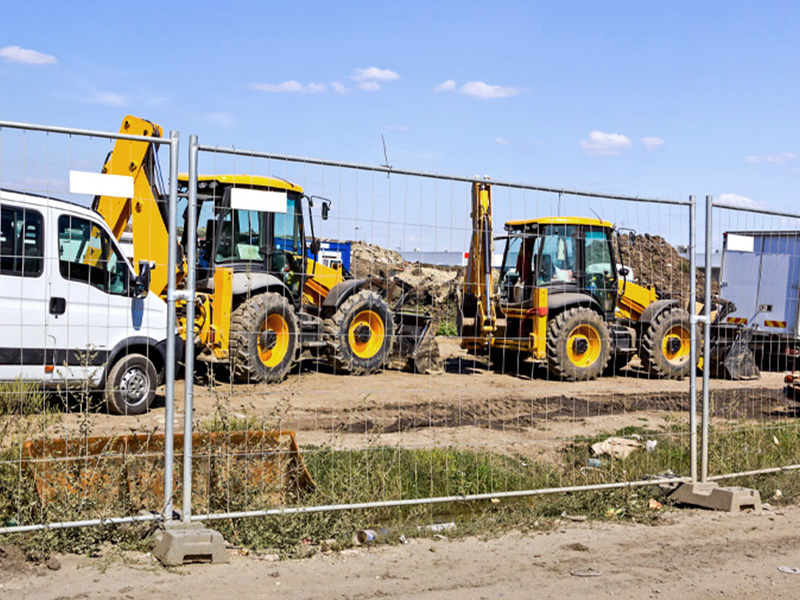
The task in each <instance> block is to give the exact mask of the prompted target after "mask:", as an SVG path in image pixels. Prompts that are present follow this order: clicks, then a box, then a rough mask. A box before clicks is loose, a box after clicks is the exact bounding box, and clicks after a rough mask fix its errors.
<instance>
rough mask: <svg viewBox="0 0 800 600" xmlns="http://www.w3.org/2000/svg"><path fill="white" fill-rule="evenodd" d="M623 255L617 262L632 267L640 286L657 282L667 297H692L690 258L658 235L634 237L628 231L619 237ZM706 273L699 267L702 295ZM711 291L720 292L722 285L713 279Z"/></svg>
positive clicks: (656, 284) (698, 274) (699, 296)
mask: <svg viewBox="0 0 800 600" xmlns="http://www.w3.org/2000/svg"><path fill="white" fill-rule="evenodd" d="M619 250H620V251H621V252H620V253H621V256H618V257H617V262H620V263H623V264H625V265H626V266H627V267H630V268H631V269H633V276H634V281H635V282H636V283H639V284H641V285H655V286H656V287H657V288H658V289H659V290H660V291H661V292H662V295H663V296H664V297H669V298H681V299H684V300H688V298H689V276H690V271H689V261H688V259H686V258H683V257H682V256H680V255H679V254H678V250H677V249H676V248H675V247H674V246H672V245H671V244H670V243H669V242H667V241H666V240H665V239H664V238H663V237H661V236H658V235H649V234H647V233H645V234H642V235H637V236H635V237H634V239H633V240H631V238H630V236H629V235H627V234H625V235H622V236H621V237H620V244H619ZM704 286H705V276H704V275H703V273H702V272H701V271H700V270H699V269H698V270H697V295H698V298H701V297H702V290H703V289H704ZM712 292H713V293H715V294H717V293H719V284H718V283H717V282H716V281H712Z"/></svg>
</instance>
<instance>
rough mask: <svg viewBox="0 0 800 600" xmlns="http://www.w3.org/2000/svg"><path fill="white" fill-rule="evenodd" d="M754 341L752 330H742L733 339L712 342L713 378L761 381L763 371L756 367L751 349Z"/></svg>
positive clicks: (711, 363)
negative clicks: (751, 343)
mask: <svg viewBox="0 0 800 600" xmlns="http://www.w3.org/2000/svg"><path fill="white" fill-rule="evenodd" d="M752 339H753V330H752V329H740V330H738V331H737V334H736V336H735V337H734V338H733V339H730V338H728V339H725V338H723V339H719V340H716V341H714V342H712V347H711V360H710V361H709V363H710V367H711V375H712V377H717V378H720V379H733V380H745V379H759V378H760V377H761V371H760V370H759V368H758V367H757V366H756V360H755V356H753V351H752V350H751V349H750V342H751V340H752Z"/></svg>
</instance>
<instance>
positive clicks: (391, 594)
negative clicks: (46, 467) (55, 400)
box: [0, 506, 800, 600]
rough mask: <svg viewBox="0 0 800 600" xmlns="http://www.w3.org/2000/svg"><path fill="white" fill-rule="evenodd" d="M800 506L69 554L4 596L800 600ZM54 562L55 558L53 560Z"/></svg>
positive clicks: (20, 574)
mask: <svg viewBox="0 0 800 600" xmlns="http://www.w3.org/2000/svg"><path fill="white" fill-rule="evenodd" d="M798 531H800V507H797V506H789V507H785V508H780V509H777V510H775V509H768V510H764V511H763V512H762V514H760V515H756V514H754V513H752V512H745V513H738V514H728V513H715V512H711V511H703V510H695V509H684V510H673V511H672V512H669V513H667V514H666V515H665V516H664V519H663V524H662V525H659V526H646V525H630V524H619V523H607V522H603V523H596V522H582V523H573V522H565V523H562V524H560V525H559V526H558V527H557V528H556V529H555V530H554V531H552V532H549V533H541V532H537V533H520V532H508V533H505V534H503V535H500V536H498V537H496V538H492V539H479V538H466V539H461V540H450V539H448V538H446V537H440V538H439V539H414V540H411V541H410V542H409V543H408V544H406V545H396V546H388V545H385V546H375V547H361V548H359V549H351V550H345V551H343V552H340V553H323V554H318V555H316V556H313V557H311V558H307V559H302V560H288V561H278V560H277V559H276V557H274V556H260V557H258V556H242V555H241V554H240V553H239V552H237V551H236V550H230V551H229V552H230V556H231V562H230V563H229V564H221V565H208V564H191V565H186V566H184V567H181V568H178V569H170V570H167V569H164V568H162V567H160V566H158V564H157V563H155V562H154V559H153V558H152V557H151V556H150V555H149V554H140V553H127V554H119V553H115V552H114V551H112V550H109V553H108V554H107V555H106V556H103V557H100V558H93V559H89V558H84V557H78V556H72V555H70V556H59V557H57V560H58V561H59V563H60V569H59V570H56V571H54V570H51V569H49V568H48V567H46V566H44V565H40V566H32V565H27V564H24V563H20V562H19V561H14V560H13V558H12V557H8V556H6V557H5V560H4V561H2V562H0V566H2V567H3V568H2V569H0V598H9V599H11V598H14V599H26V600H45V599H47V600H56V599H57V600H78V599H92V598H104V599H109V600H138V599H140V598H141V599H147V600H159V599H165V600H173V599H176V598H179V599H180V598H191V599H193V600H216V599H218V598H243V599H244V598H248V599H249V598H291V599H292V600H312V599H325V600H337V599H341V600H356V599H368V598H404V599H405V598H414V599H419V600H442V599H450V598H459V599H462V600H471V599H475V600H482V599H489V598H505V599H509V600H511V599H517V598H520V599H522V598H524V599H528V598H591V599H593V600H600V599H604V598H614V599H637V600H638V599H642V598H658V599H665V600H666V599H678V598H680V599H684V598H692V599H697V600H701V599H709V598H727V599H732V600H739V599H740V600H745V599H747V600H750V599H752V598H758V599H760V600H767V599H770V598H775V599H777V598H780V599H782V600H785V599H789V598H800V585H798V582H800V574H791V573H785V572H783V571H781V570H779V567H790V568H797V567H800V533H798ZM54 566H55V565H54Z"/></svg>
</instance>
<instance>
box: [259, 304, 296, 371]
mask: <svg viewBox="0 0 800 600" xmlns="http://www.w3.org/2000/svg"><path fill="white" fill-rule="evenodd" d="M265 332H272V333H273V334H274V341H275V343H274V344H272V343H270V344H267V343H266V341H265V336H264V335H262V334H264V333H265ZM270 337H272V336H270ZM288 350H289V324H288V323H287V322H286V319H284V318H283V315H278V314H272V315H269V316H268V317H267V320H266V321H264V322H263V323H262V324H261V329H260V330H259V332H258V356H259V358H260V359H261V362H262V363H264V365H265V366H267V367H269V368H272V367H277V366H278V365H279V364H281V362H282V361H283V359H284V357H285V356H286V352H287V351H288Z"/></svg>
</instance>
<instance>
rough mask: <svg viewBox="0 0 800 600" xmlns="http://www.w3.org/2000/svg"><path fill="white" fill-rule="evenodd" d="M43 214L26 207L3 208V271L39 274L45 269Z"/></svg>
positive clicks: (0, 243) (0, 270) (0, 222)
mask: <svg viewBox="0 0 800 600" xmlns="http://www.w3.org/2000/svg"><path fill="white" fill-rule="evenodd" d="M43 229H44V227H43V221H42V215H41V214H39V213H38V212H36V211H33V210H29V209H25V208H14V207H10V206H4V207H3V208H2V209H0V273H2V274H4V275H18V276H21V277H39V276H40V275H41V274H42V272H43V271H44V235H43Z"/></svg>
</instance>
